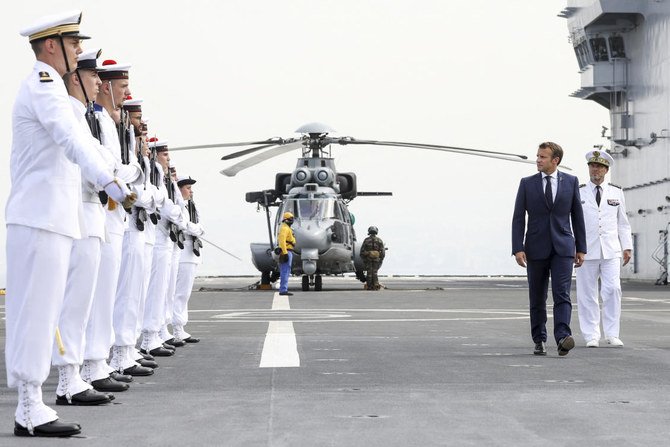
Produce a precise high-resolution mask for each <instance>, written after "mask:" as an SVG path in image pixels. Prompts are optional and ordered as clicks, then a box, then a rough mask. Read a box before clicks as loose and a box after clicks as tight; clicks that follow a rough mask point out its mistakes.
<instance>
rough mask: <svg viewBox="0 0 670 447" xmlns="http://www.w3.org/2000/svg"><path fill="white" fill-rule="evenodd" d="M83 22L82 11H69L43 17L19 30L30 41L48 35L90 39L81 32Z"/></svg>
mask: <svg viewBox="0 0 670 447" xmlns="http://www.w3.org/2000/svg"><path fill="white" fill-rule="evenodd" d="M80 23H81V11H77V10H75V11H68V12H62V13H59V14H54V15H50V16H46V17H42V18H40V19H39V20H37V21H36V22H35V23H33V24H32V25H30V26H27V27H25V28H23V29H22V30H21V31H19V34H21V35H22V36H24V37H27V38H28V40H29V41H30V42H34V41H36V40H40V39H46V38H47V37H59V36H62V37H77V38H79V39H90V37H89V36H85V35H83V34H81V33H80V32H79V24H80Z"/></svg>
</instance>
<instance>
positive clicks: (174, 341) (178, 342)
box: [163, 338, 186, 348]
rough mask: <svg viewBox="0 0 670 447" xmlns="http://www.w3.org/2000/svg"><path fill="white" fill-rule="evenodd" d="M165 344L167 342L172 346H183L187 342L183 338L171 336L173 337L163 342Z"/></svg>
mask: <svg viewBox="0 0 670 447" xmlns="http://www.w3.org/2000/svg"><path fill="white" fill-rule="evenodd" d="M163 344H165V345H170V346H174V347H175V348H181V347H182V346H184V345H185V344H186V343H185V342H184V341H182V340H177V339H176V338H171V339H169V340H167V341H165V342H163Z"/></svg>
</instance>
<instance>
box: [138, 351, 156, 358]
mask: <svg viewBox="0 0 670 447" xmlns="http://www.w3.org/2000/svg"><path fill="white" fill-rule="evenodd" d="M140 355H141V356H142V357H144V360H154V356H153V355H151V354H149V353H148V352H147V351H145V350H144V349H140Z"/></svg>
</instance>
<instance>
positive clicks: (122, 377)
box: [109, 371, 133, 383]
mask: <svg viewBox="0 0 670 447" xmlns="http://www.w3.org/2000/svg"><path fill="white" fill-rule="evenodd" d="M109 377H111V378H112V379H114V380H116V381H117V382H123V383H130V382H132V381H133V376H129V375H126V374H121V373H120V372H118V371H112V372H111V373H110V374H109Z"/></svg>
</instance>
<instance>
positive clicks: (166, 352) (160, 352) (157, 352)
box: [149, 346, 174, 357]
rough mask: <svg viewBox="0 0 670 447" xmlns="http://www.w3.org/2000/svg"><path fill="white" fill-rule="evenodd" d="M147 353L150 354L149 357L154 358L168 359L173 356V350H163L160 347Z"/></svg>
mask: <svg viewBox="0 0 670 447" xmlns="http://www.w3.org/2000/svg"><path fill="white" fill-rule="evenodd" d="M149 353H151V355H153V356H154V357H170V356H171V355H174V351H173V350H171V349H165V348H164V347H162V346H159V347H157V348H154V349H152V350H151V351H149Z"/></svg>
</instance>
